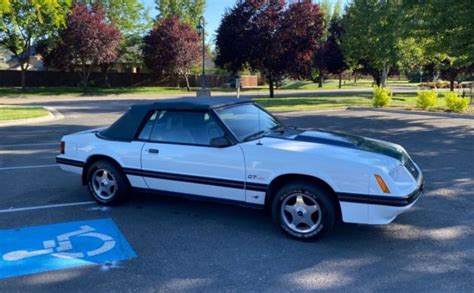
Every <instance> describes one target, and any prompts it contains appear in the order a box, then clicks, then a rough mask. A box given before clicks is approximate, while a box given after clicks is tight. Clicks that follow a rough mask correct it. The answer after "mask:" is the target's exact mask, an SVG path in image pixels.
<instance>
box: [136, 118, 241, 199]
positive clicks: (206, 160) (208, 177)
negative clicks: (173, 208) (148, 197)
mask: <svg viewBox="0 0 474 293" xmlns="http://www.w3.org/2000/svg"><path fill="white" fill-rule="evenodd" d="M151 125H152V126H151ZM143 132H144V133H142V134H140V139H142V140H145V141H146V143H145V145H144V147H143V149H142V156H141V163H142V174H143V177H144V180H145V182H146V184H147V185H148V187H149V188H150V189H154V190H159V191H166V192H173V193H181V194H187V195H196V196H204V197H213V198H219V199H224V200H234V201H245V189H244V188H245V169H244V168H245V166H244V156H243V153H242V150H241V149H240V147H239V146H238V145H229V146H226V147H213V146H211V140H212V139H215V138H222V137H225V136H226V134H225V131H224V129H223V128H222V126H221V124H219V123H218V121H217V118H215V116H214V115H213V113H211V112H205V111H175V110H173V111H156V112H155V113H154V114H153V115H151V118H150V121H149V122H148V123H147V124H146V125H145V127H144V130H143Z"/></svg>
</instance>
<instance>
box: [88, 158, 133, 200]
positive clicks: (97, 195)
mask: <svg viewBox="0 0 474 293" xmlns="http://www.w3.org/2000/svg"><path fill="white" fill-rule="evenodd" d="M87 186H88V188H89V192H90V193H91V195H92V197H93V198H94V199H95V200H96V201H97V202H98V203H99V204H102V205H107V206H113V205H117V204H119V203H121V202H123V201H125V200H126V199H127V198H128V195H129V193H130V185H129V183H128V181H127V178H126V177H125V175H124V174H123V172H122V170H120V168H118V167H117V166H115V164H112V163H110V162H108V161H97V162H95V163H93V164H92V165H91V166H90V167H89V169H88V170H87Z"/></svg>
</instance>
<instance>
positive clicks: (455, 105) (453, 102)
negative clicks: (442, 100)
mask: <svg viewBox="0 0 474 293" xmlns="http://www.w3.org/2000/svg"><path fill="white" fill-rule="evenodd" d="M445 97H446V107H448V109H449V110H451V111H455V112H462V111H464V110H466V109H467V107H468V106H469V99H468V98H463V97H459V96H458V94H457V93H454V92H449V93H446V94H445Z"/></svg>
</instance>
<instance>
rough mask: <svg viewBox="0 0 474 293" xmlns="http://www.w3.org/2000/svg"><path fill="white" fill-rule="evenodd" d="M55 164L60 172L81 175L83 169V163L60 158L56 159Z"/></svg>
mask: <svg viewBox="0 0 474 293" xmlns="http://www.w3.org/2000/svg"><path fill="white" fill-rule="evenodd" d="M56 163H58V165H59V167H61V169H62V170H64V171H67V172H71V173H75V174H79V175H81V174H82V168H83V167H84V162H81V161H77V160H71V159H66V158H62V157H56Z"/></svg>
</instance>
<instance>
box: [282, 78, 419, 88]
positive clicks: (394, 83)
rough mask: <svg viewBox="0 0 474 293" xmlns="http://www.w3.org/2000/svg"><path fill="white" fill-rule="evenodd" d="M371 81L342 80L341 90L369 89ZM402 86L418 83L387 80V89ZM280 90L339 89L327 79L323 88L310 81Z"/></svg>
mask: <svg viewBox="0 0 474 293" xmlns="http://www.w3.org/2000/svg"><path fill="white" fill-rule="evenodd" d="M372 85H373V81H372V80H371V79H360V80H358V81H357V82H354V80H351V81H348V80H343V81H342V85H341V89H360V88H371V87H372ZM395 86H403V87H417V86H418V83H410V82H408V81H407V80H389V81H388V87H395ZM280 89H282V90H335V89H339V80H336V79H329V80H326V81H325V82H324V83H323V87H318V84H317V83H314V82H311V81H292V82H290V83H288V84H286V85H284V86H282V87H281V88H280Z"/></svg>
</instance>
